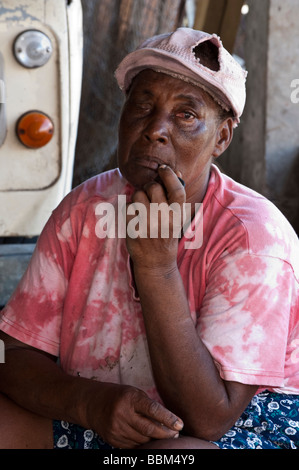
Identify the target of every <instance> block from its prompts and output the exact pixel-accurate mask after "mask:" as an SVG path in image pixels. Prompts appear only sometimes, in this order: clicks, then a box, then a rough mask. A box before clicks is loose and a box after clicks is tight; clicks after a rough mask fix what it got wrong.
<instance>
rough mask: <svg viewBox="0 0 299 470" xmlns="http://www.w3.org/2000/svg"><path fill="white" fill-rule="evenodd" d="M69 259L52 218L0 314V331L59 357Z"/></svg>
mask: <svg viewBox="0 0 299 470" xmlns="http://www.w3.org/2000/svg"><path fill="white" fill-rule="evenodd" d="M71 263H72V255H71V253H70V247H69V245H68V243H67V241H66V240H65V239H64V237H63V230H60V231H58V230H57V228H56V224H55V218H54V215H52V216H51V217H50V219H49V220H48V222H47V224H46V226H45V228H44V230H43V231H42V233H41V235H40V237H39V239H38V242H37V245H36V248H35V251H34V253H33V255H32V258H31V261H30V263H29V265H28V268H27V270H26V272H25V274H24V276H23V277H22V279H21V281H20V283H19V285H18V286H17V288H16V290H15V292H14V293H13V295H12V297H11V298H10V300H9V302H8V303H7V305H6V306H5V308H4V309H3V310H2V312H1V313H0V329H1V330H3V331H4V332H6V333H7V334H8V335H10V336H13V337H14V338H16V339H18V340H19V341H22V342H24V343H26V344H29V345H30V346H33V347H35V348H38V349H41V350H43V351H46V352H48V353H50V354H53V355H54V356H56V357H58V355H59V337H60V328H61V318H62V309H63V303H64V298H65V293H66V289H67V285H68V273H69V272H70V269H71Z"/></svg>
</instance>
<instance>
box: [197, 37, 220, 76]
mask: <svg viewBox="0 0 299 470" xmlns="http://www.w3.org/2000/svg"><path fill="white" fill-rule="evenodd" d="M192 52H193V54H194V55H195V57H196V59H198V60H199V61H200V63H201V65H203V66H204V67H207V68H208V69H211V70H214V72H218V71H219V70H220V64H219V59H218V56H219V49H218V47H217V46H216V45H215V44H214V43H213V42H212V41H210V40H208V41H205V42H202V43H201V44H198V45H197V46H194V47H193V49H192Z"/></svg>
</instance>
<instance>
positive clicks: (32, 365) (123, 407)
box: [0, 332, 183, 448]
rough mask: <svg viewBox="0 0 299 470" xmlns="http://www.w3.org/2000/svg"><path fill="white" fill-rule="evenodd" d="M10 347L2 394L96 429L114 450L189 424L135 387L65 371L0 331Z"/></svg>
mask: <svg viewBox="0 0 299 470" xmlns="http://www.w3.org/2000/svg"><path fill="white" fill-rule="evenodd" d="M0 338H1V340H3V341H4V343H5V346H6V351H5V363H4V364H0V391H1V392H2V393H4V394H6V395H7V396H8V397H9V398H10V399H12V400H13V401H15V402H16V403H17V404H18V405H20V406H22V407H23V408H25V409H27V410H30V411H32V412H34V413H36V414H38V415H40V416H44V417H47V418H50V419H60V420H65V421H69V422H71V423H75V424H79V425H81V426H83V427H84V428H87V429H93V430H95V431H96V432H97V433H98V434H99V435H100V436H101V437H102V438H103V439H104V440H105V441H106V442H108V443H109V444H111V445H112V446H114V447H121V448H126V447H128V448H131V447H136V446H138V445H140V444H145V443H146V442H148V441H150V440H151V439H168V438H173V437H176V436H177V435H178V432H179V431H180V430H181V429H182V426H183V423H182V421H181V420H180V419H178V418H177V416H175V415H174V414H173V413H171V412H170V411H168V410H167V409H166V408H165V407H163V406H162V405H160V404H159V403H157V402H155V401H153V400H151V399H149V398H148V397H147V395H146V394H145V393H144V392H143V391H141V390H138V389H136V388H134V387H130V386H125V385H118V384H112V383H101V382H96V381H93V380H90V379H85V378H81V377H73V376H70V375H68V374H66V373H64V372H63V371H62V370H61V368H60V367H59V366H58V365H57V364H56V358H53V357H52V356H50V355H49V354H46V353H44V352H42V351H39V350H37V349H34V348H32V347H30V346H27V345H26V344H24V343H21V342H19V341H17V340H16V339H14V338H11V337H10V336H8V335H6V334H4V333H3V332H0Z"/></svg>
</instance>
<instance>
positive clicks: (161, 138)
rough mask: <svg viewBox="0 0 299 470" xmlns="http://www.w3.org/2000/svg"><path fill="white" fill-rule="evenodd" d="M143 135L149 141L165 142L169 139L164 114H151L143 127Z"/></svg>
mask: <svg viewBox="0 0 299 470" xmlns="http://www.w3.org/2000/svg"><path fill="white" fill-rule="evenodd" d="M144 137H145V139H146V140H148V141H149V142H159V143H161V144H166V143H167V142H168V139H169V129H168V123H167V119H166V116H164V115H161V114H159V115H155V116H151V118H150V120H149V122H148V123H147V125H146V127H145V129H144Z"/></svg>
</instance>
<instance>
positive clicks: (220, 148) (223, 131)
mask: <svg viewBox="0 0 299 470" xmlns="http://www.w3.org/2000/svg"><path fill="white" fill-rule="evenodd" d="M233 133H234V122H233V119H232V118H230V117H229V118H227V119H225V120H224V121H223V122H221V124H220V125H219V126H218V129H217V135H216V145H215V148H214V152H213V154H212V156H213V157H214V158H218V157H220V155H221V154H222V153H223V152H224V151H225V150H226V149H227V148H228V146H229V144H230V143H231V141H232V138H233Z"/></svg>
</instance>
